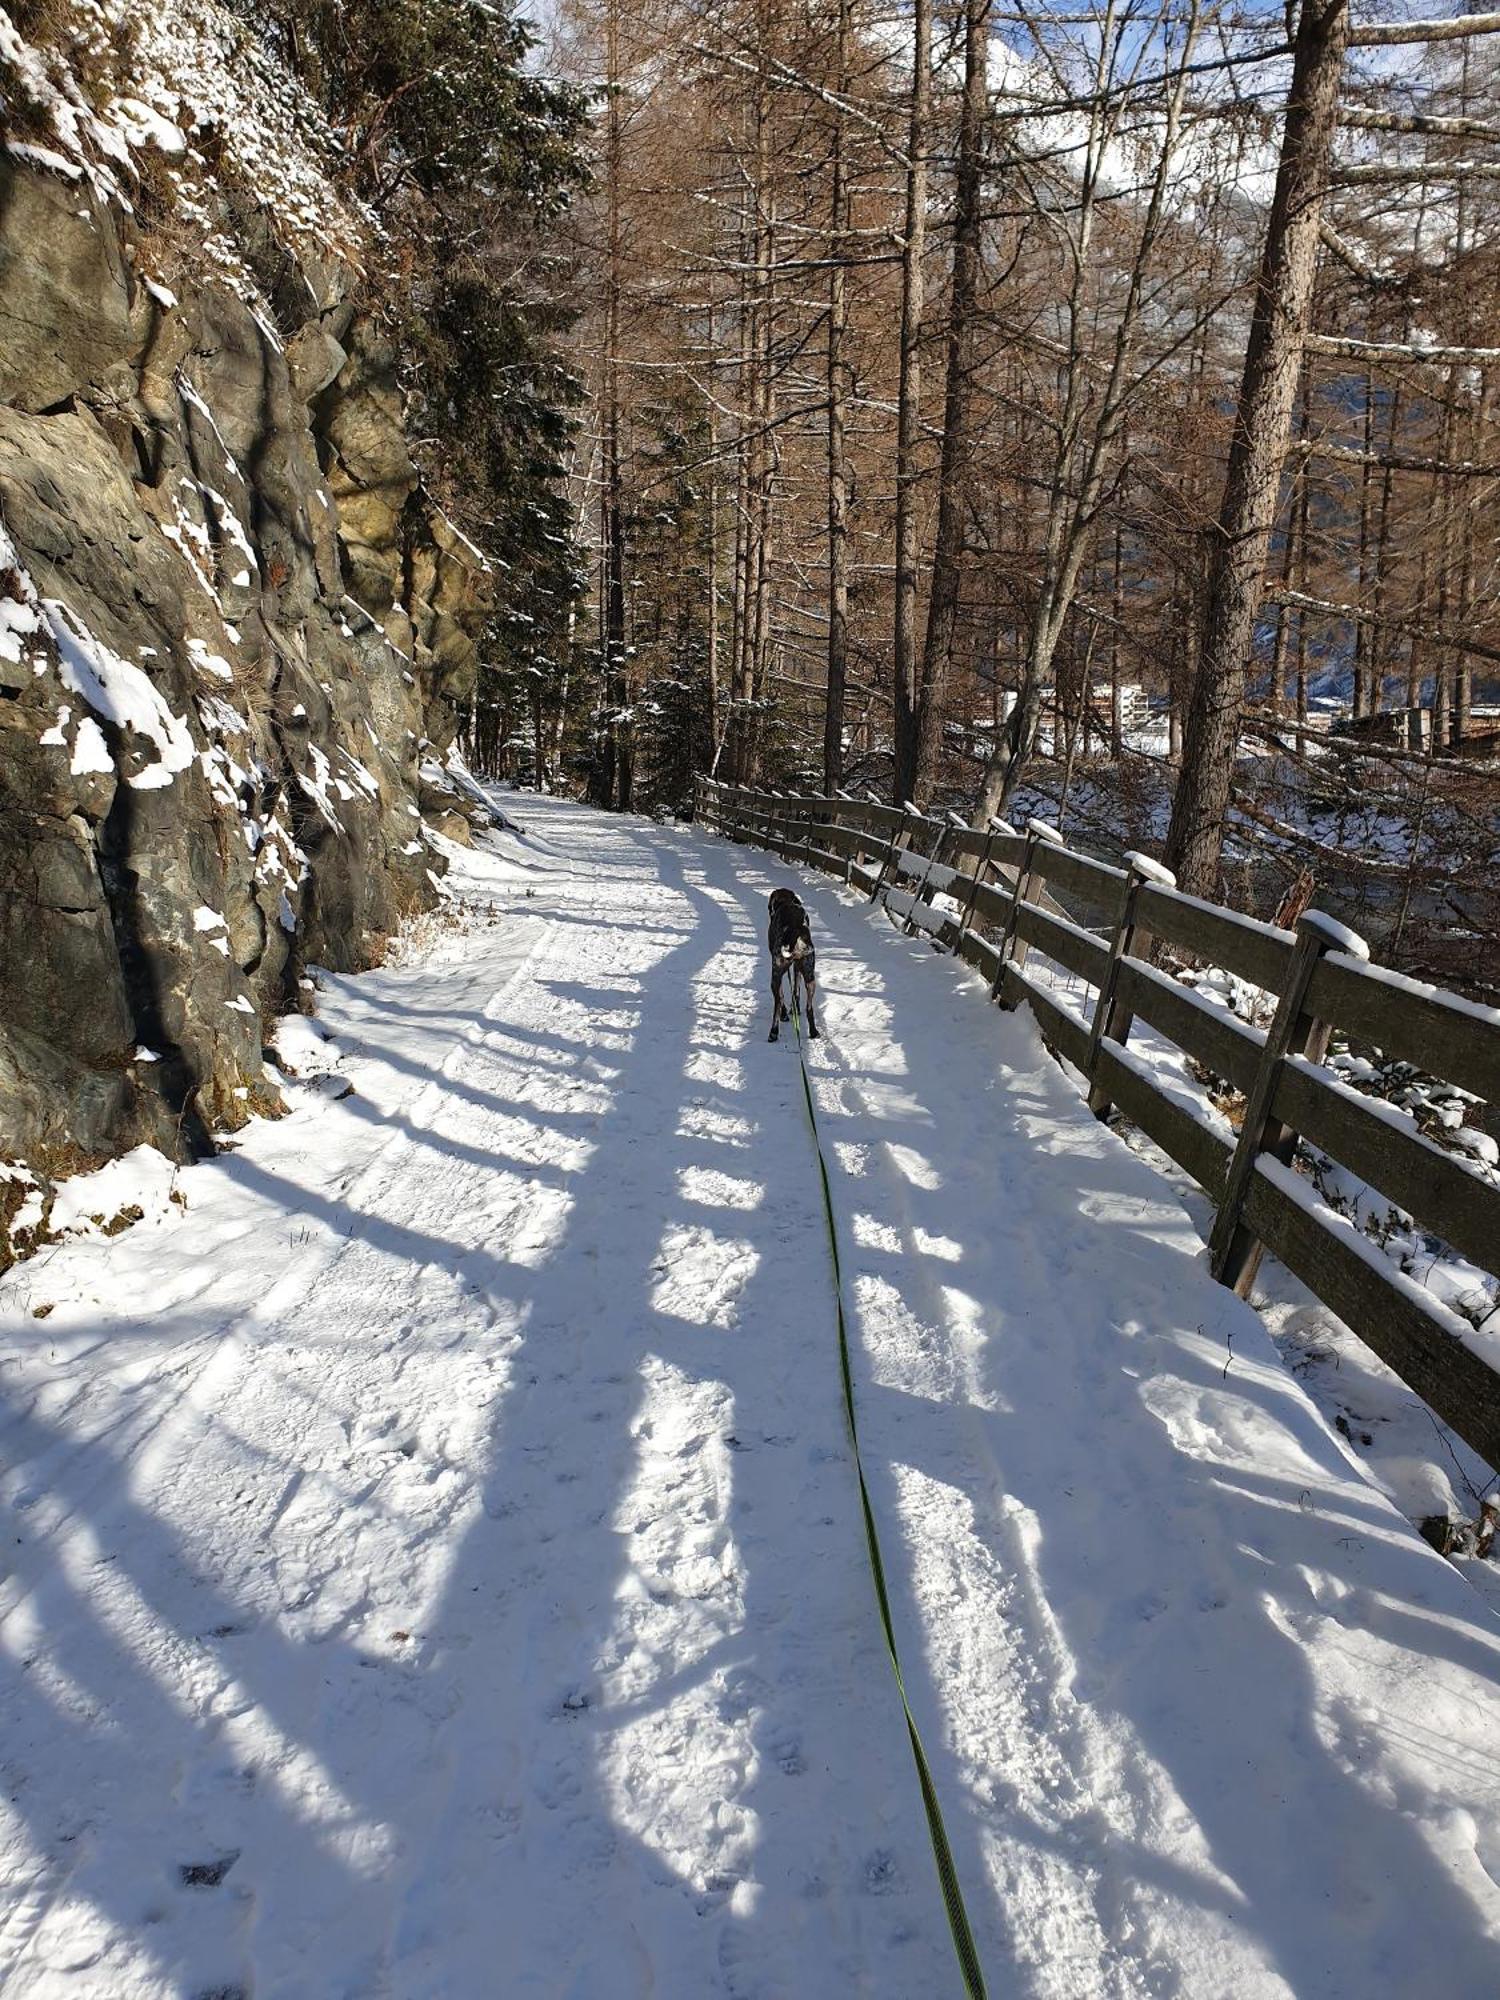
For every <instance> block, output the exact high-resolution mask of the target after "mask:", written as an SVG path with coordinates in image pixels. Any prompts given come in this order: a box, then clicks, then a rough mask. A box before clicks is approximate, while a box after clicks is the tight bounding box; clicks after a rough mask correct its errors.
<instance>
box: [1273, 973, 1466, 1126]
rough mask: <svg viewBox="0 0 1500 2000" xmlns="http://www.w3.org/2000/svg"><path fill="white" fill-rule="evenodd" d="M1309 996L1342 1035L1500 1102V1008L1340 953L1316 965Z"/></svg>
mask: <svg viewBox="0 0 1500 2000" xmlns="http://www.w3.org/2000/svg"><path fill="white" fill-rule="evenodd" d="M1312 998H1313V1001H1314V1004H1315V1005H1316V1006H1317V1009H1318V1012H1319V1013H1320V1014H1323V1015H1325V1016H1326V1018H1327V1019H1328V1020H1330V1021H1333V1022H1334V1023H1336V1025H1337V1026H1338V1027H1339V1028H1341V1029H1342V1030H1343V1032H1344V1033H1345V1034H1349V1035H1354V1036H1356V1037H1357V1038H1358V1039H1359V1040H1360V1041H1363V1042H1369V1043H1371V1044H1372V1045H1373V1046H1374V1047H1376V1048H1378V1049H1380V1050H1382V1051H1383V1052H1384V1054H1386V1055H1387V1056H1393V1057H1395V1058H1396V1059H1397V1060H1398V1061H1400V1062H1409V1063H1415V1065H1416V1066H1417V1068H1418V1069H1423V1070H1427V1071H1429V1072H1430V1073H1431V1074H1432V1075H1434V1076H1440V1077H1442V1079H1443V1080H1444V1082H1445V1083H1453V1084H1457V1085H1458V1087H1459V1089H1460V1090H1471V1091H1473V1093H1474V1095H1475V1096H1476V1097H1482V1098H1483V1099H1484V1101H1485V1102H1486V1103H1487V1104H1490V1105H1493V1106H1496V1107H1500V1010H1497V1009H1495V1008H1493V1007H1480V1006H1478V1005H1476V1004H1475V1003H1474V1002H1472V1001H1468V1000H1462V999H1460V998H1459V996H1458V995H1457V994H1456V993H1444V992H1443V991H1442V990H1441V989H1440V988H1438V987H1436V986H1425V985H1422V984H1420V983H1419V982H1418V981H1416V980H1414V979H1406V978H1404V977H1403V976H1402V975H1401V974H1400V973H1396V972H1389V971H1387V970H1386V969H1385V968H1384V967H1383V966H1379V965H1361V964H1360V963H1359V962H1358V961H1357V960H1355V959H1349V958H1346V957H1345V955H1344V954H1343V953H1342V952H1330V953H1329V954H1328V956H1327V958H1326V959H1324V961H1323V963H1322V964H1321V965H1320V966H1319V967H1318V972H1317V977H1316V980H1315V982H1314V989H1313V995H1312Z"/></svg>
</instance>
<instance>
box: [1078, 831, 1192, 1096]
mask: <svg viewBox="0 0 1500 2000" xmlns="http://www.w3.org/2000/svg"><path fill="white" fill-rule="evenodd" d="M1125 866H1126V867H1127V868H1128V869H1129V871H1130V872H1129V874H1128V875H1127V876H1126V878H1125V897H1124V901H1123V902H1122V903H1121V905H1120V919H1119V922H1118V923H1117V924H1116V925H1115V934H1114V936H1113V937H1112V938H1111V939H1110V941H1109V964H1108V966H1107V967H1106V968H1105V972H1104V978H1103V980H1102V981H1101V982H1100V986H1099V1001H1098V1005H1097V1006H1096V1007H1095V1008H1094V1024H1093V1027H1092V1028H1091V1029H1090V1031H1089V1059H1088V1066H1087V1068H1086V1070H1085V1072H1084V1074H1085V1075H1086V1076H1087V1077H1088V1079H1089V1110H1090V1111H1092V1112H1093V1114H1094V1116H1095V1117H1096V1118H1103V1117H1104V1116H1105V1114H1106V1113H1107V1112H1108V1110H1109V1108H1110V1107H1109V1096H1108V1093H1107V1092H1106V1091H1104V1090H1102V1089H1101V1088H1100V1087H1099V1085H1098V1084H1097V1083H1095V1082H1094V1066H1095V1064H1096V1063H1097V1061H1098V1059H1099V1044H1100V1043H1101V1042H1102V1041H1103V1040H1104V1038H1105V1036H1106V1035H1107V1036H1108V1037H1109V1039H1110V1040H1111V1041H1112V1042H1119V1043H1120V1044H1121V1045H1122V1046H1123V1044H1124V1043H1126V1042H1128V1041H1129V1039H1130V1024H1131V1021H1132V1019H1133V1018H1134V1017H1133V1016H1132V1015H1131V1013H1130V1011H1129V1009H1128V1008H1126V1007H1123V1006H1122V1005H1121V1004H1120V1002H1119V1000H1118V999H1117V998H1116V997H1115V995H1116V991H1117V989H1118V987H1119V984H1120V967H1121V966H1122V965H1123V964H1124V962H1125V960H1126V959H1127V958H1146V957H1147V956H1149V954H1150V951H1151V933H1150V932H1149V931H1148V930H1146V928H1145V927H1144V926H1143V925H1142V924H1141V923H1140V921H1139V920H1138V918H1137V917H1136V913H1135V906H1136V903H1137V902H1138V901H1139V899H1140V893H1141V891H1142V889H1144V888H1145V887H1146V886H1147V884H1148V883H1155V884H1156V886H1157V887H1158V888H1161V889H1175V888H1176V887H1177V877H1176V876H1175V875H1174V874H1173V873H1172V871H1171V869H1170V868H1163V867H1162V865H1161V863H1160V862H1159V861H1153V860H1152V859H1151V857H1150V855H1149V854H1127V855H1126V857H1125Z"/></svg>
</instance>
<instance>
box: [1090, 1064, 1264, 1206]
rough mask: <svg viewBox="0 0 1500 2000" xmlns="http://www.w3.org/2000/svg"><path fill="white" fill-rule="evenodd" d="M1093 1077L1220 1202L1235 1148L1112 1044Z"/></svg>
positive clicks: (1129, 1115) (1168, 1153)
mask: <svg viewBox="0 0 1500 2000" xmlns="http://www.w3.org/2000/svg"><path fill="white" fill-rule="evenodd" d="M1094 1060H1095V1070H1094V1074H1095V1076H1096V1077H1097V1078H1098V1080H1099V1082H1100V1083H1101V1084H1102V1086H1103V1087H1104V1089H1105V1091H1107V1093H1108V1095H1109V1099H1110V1102H1111V1103H1113V1104H1117V1105H1119V1107H1120V1109H1121V1110H1122V1111H1123V1112H1124V1113H1125V1116H1126V1117H1127V1118H1128V1119H1129V1120H1130V1122H1131V1123H1132V1124H1133V1125H1138V1126H1139V1127H1140V1129H1141V1131H1143V1132H1144V1133H1145V1135H1146V1137H1147V1138H1148V1139H1154V1140H1155V1142H1156V1144H1157V1145H1158V1146H1160V1147H1161V1149H1162V1151H1163V1152H1164V1153H1166V1154H1167V1155H1168V1157H1169V1158H1171V1159H1174V1160H1175V1161H1176V1162H1177V1164H1178V1166H1179V1167H1181V1168H1182V1169H1183V1170H1184V1172H1186V1173H1189V1174H1191V1175H1192V1177H1193V1179H1194V1180H1195V1181H1196V1182H1197V1183H1198V1185H1199V1187H1201V1188H1203V1189H1204V1190H1205V1191H1206V1192H1207V1193H1208V1194H1210V1195H1211V1196H1212V1197H1213V1199H1214V1200H1215V1201H1217V1200H1218V1199H1219V1198H1220V1196H1221V1195H1222V1194H1223V1192H1224V1182H1225V1180H1226V1179H1227V1177H1228V1174H1229V1162H1230V1160H1231V1159H1232V1158H1233V1156H1234V1148H1233V1147H1232V1146H1231V1145H1230V1143H1229V1141H1228V1140H1227V1139H1222V1138H1220V1136H1219V1134H1218V1133H1217V1132H1215V1131H1214V1129H1213V1128H1212V1126H1210V1125H1208V1124H1205V1122H1204V1121H1203V1119H1201V1118H1199V1117H1196V1116H1195V1115H1194V1113H1193V1112H1192V1111H1191V1110H1189V1108H1188V1106H1187V1105H1185V1104H1179V1103H1178V1102H1177V1101H1176V1099H1175V1098H1171V1097H1168V1096H1167V1094H1166V1092H1165V1091H1163V1090H1160V1089H1158V1087H1157V1086H1156V1084H1155V1083H1154V1082H1153V1081H1152V1079H1151V1078H1150V1077H1149V1076H1146V1075H1144V1074H1143V1073H1142V1071H1141V1070H1139V1069H1137V1068H1136V1066H1135V1065H1134V1063H1132V1062H1131V1061H1130V1059H1129V1057H1128V1055H1127V1054H1126V1053H1125V1051H1124V1050H1123V1049H1120V1048H1117V1047H1116V1046H1115V1044H1114V1043H1113V1042H1108V1041H1106V1042H1101V1044H1100V1045H1099V1049H1098V1052H1097V1054H1096V1056H1095V1059H1094Z"/></svg>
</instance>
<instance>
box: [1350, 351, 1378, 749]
mask: <svg viewBox="0 0 1500 2000" xmlns="http://www.w3.org/2000/svg"><path fill="white" fill-rule="evenodd" d="M1361 444H1362V446H1363V449H1364V464H1363V465H1362V466H1361V467H1360V469H1359V589H1358V593H1357V596H1356V599H1355V601H1356V603H1358V604H1359V605H1360V606H1361V607H1363V605H1364V604H1365V603H1366V601H1367V592H1368V591H1369V590H1370V589H1371V587H1372V585H1371V578H1370V489H1371V487H1372V486H1373V485H1374V482H1375V467H1374V459H1375V379H1374V376H1373V374H1372V372H1371V371H1370V369H1369V368H1366V370H1365V380H1364V425H1363V432H1362V436H1361ZM1375 637H1376V635H1375V631H1374V628H1373V627H1372V626H1369V625H1367V624H1366V623H1365V621H1364V619H1362V618H1360V619H1357V620H1356V621H1355V625H1354V713H1355V714H1356V715H1373V714H1374V713H1375V711H1376V709H1377V708H1378V707H1379V706H1380V703H1379V700H1378V699H1377V691H1378V690H1377V682H1376V678H1375V671H1374V667H1373V665H1372V656H1371V649H1372V647H1373V645H1374V642H1375Z"/></svg>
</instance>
